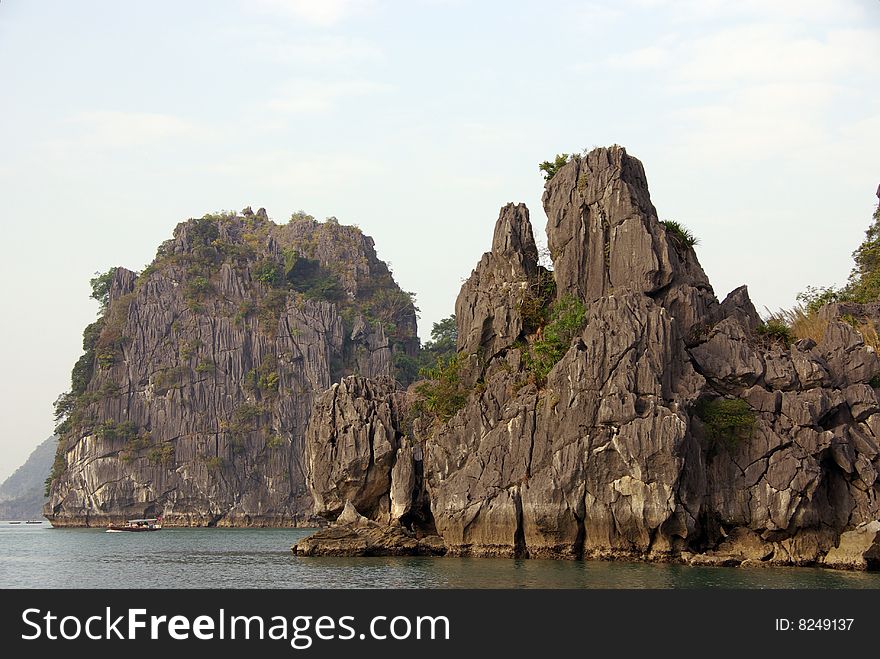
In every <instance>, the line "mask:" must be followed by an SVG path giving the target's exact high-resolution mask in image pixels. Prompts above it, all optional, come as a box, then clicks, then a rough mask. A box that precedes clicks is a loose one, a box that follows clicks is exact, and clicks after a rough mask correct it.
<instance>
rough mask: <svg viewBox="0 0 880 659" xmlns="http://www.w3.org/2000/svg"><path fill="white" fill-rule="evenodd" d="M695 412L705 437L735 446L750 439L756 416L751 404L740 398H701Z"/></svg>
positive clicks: (711, 440) (753, 430)
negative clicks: (703, 429) (701, 423)
mask: <svg viewBox="0 0 880 659" xmlns="http://www.w3.org/2000/svg"><path fill="white" fill-rule="evenodd" d="M695 412H696V414H697V416H698V417H699V418H700V420H701V421H702V422H703V427H704V428H705V432H706V439H707V440H709V441H710V442H713V443H715V442H723V443H725V444H727V445H728V446H736V445H737V444H739V443H740V442H742V441H746V440H748V439H751V437H752V435H754V432H755V425H756V423H757V418H756V416H755V412H754V410H753V409H752V408H751V406H750V405H749V404H748V403H747V402H746V401H744V400H742V399H741V398H715V399H703V400H701V401H700V402H699V403H697V406H696V409H695Z"/></svg>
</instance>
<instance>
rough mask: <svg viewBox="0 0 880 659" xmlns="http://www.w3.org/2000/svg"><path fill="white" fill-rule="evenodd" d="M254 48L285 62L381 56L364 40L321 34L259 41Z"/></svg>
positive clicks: (331, 61) (361, 59)
mask: <svg viewBox="0 0 880 659" xmlns="http://www.w3.org/2000/svg"><path fill="white" fill-rule="evenodd" d="M257 49H258V51H259V52H260V53H262V54H263V55H264V56H265V57H267V58H269V59H272V60H275V61H279V62H282V63H287V64H309V65H323V64H337V63H339V62H345V63H352V62H365V61H376V60H381V59H382V57H383V55H382V50H381V49H380V48H379V47H378V46H376V45H375V44H373V43H371V42H369V41H367V40H365V39H357V38H352V37H342V36H321V37H313V38H308V39H300V40H296V41H289V40H278V41H274V42H267V43H262V44H259V45H258V46H257Z"/></svg>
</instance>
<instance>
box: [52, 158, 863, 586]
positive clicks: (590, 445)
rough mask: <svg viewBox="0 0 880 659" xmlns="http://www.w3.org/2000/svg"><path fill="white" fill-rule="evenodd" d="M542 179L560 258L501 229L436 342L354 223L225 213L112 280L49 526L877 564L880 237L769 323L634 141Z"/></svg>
mask: <svg viewBox="0 0 880 659" xmlns="http://www.w3.org/2000/svg"><path fill="white" fill-rule="evenodd" d="M546 165H547V166H546V167H545V172H546V177H547V182H546V185H545V190H544V196H543V206H544V211H545V213H546V216H547V218H548V220H547V226H546V233H547V242H548V246H549V252H550V255H549V260H548V259H543V258H542V259H539V253H538V249H537V248H536V244H535V240H534V234H533V228H532V225H531V223H530V219H529V211H528V209H527V208H526V207H525V206H524V205H522V204H519V205H516V204H508V205H506V206H504V207H503V208H502V209H501V212H500V214H499V217H498V220H497V222H496V224H495V231H494V236H493V239H492V245H491V250H490V251H489V252H487V253H486V254H484V255H483V257H482V258H481V259H480V261H479V263H477V264H476V267H475V268H474V270H473V273H472V274H471V276H470V278H469V279H468V280H467V281H466V282H465V283H464V285H463V286H462V287H461V290H460V292H459V294H458V298H457V299H456V301H455V315H454V319H453V318H450V319H447V320H446V321H443V322H442V323H438V324H437V325H435V332H434V336H432V340H431V341H427V342H425V343H424V344H421V343H420V341H419V338H418V336H417V328H416V310H415V307H414V305H413V296H412V294H411V293H408V292H407V291H405V290H404V289H402V288H401V287H400V286H399V285H398V283H397V282H395V280H394V278H393V277H392V275H391V273H390V271H389V269H388V267H387V266H386V264H385V263H383V262H382V261H380V260H379V259H378V258H377V256H376V252H375V250H374V245H373V241H372V239H371V238H369V237H368V236H366V235H365V234H364V233H362V232H361V230H359V229H358V228H355V227H350V226H344V225H342V224H339V223H337V222H335V221H333V220H329V221H327V222H316V221H315V220H314V219H313V218H311V217H309V216H305V215H295V216H294V217H292V218H291V220H290V222H288V223H287V224H283V225H280V224H275V223H273V222H272V221H270V220H269V219H268V217H267V215H266V213H265V211H263V210H262V209H261V210H259V211H257V212H253V211H252V210H251V209H249V208H248V209H245V210H243V211H241V212H240V213H237V214H236V213H230V214H222V215H208V216H205V217H203V218H201V219H194V220H189V221H187V222H184V223H181V224H179V225H178V226H177V228H176V229H175V230H174V235H173V237H172V238H171V239H170V240H168V241H166V242H164V243H163V244H162V245H160V246H159V249H158V252H157V254H156V258H155V260H154V261H153V262H152V264H150V265H149V266H148V267H147V268H146V269H145V270H144V271H143V272H140V273H135V272H132V271H129V270H126V269H124V268H115V269H113V270H111V271H110V272H108V273H106V274H105V275H102V276H100V277H97V278H96V279H95V280H94V282H93V285H94V290H95V296H96V298H97V299H99V300H100V301H101V302H102V304H103V310H102V314H101V316H100V318H99V319H98V320H97V321H96V322H95V323H93V324H91V325H89V326H88V327H87V328H86V329H85V331H84V333H83V349H84V353H83V355H82V357H81V358H80V359H79V361H77V362H76V364H75V366H74V367H73V373H72V380H71V388H70V391H69V392H67V393H65V394H64V395H62V396H61V397H60V398H59V400H58V402H57V404H56V410H57V414H58V421H59V427H58V431H57V432H58V435H59V439H58V444H57V446H58V448H57V455H56V457H55V462H54V465H53V467H52V473H51V476H50V479H49V481H48V490H47V493H48V496H49V500H48V503H47V504H46V506H45V508H44V514H45V515H46V516H47V517H48V518H49V520H50V521H51V523H52V524H53V525H54V526H56V527H63V526H95V527H106V526H107V525H108V524H120V523H124V522H125V521H126V520H129V519H132V518H158V517H161V518H162V521H163V523H164V525H165V526H250V527H254V526H267V527H268V526H272V527H280V526H298V527H314V528H318V529H319V530H318V531H317V532H316V533H314V534H313V535H311V536H309V537H307V538H305V539H301V540H299V541H298V542H297V544H296V545H295V546H294V547H293V551H294V552H295V553H297V554H304V555H409V554H412V555H450V556H499V557H521V558H568V559H572V558H575V559H580V558H614V559H633V560H651V561H675V562H683V563H691V564H705V565H715V564H717V565H757V564H767V565H820V566H826V567H834V568H848V569H874V568H878V567H880V521H878V520H880V480H878V472H880V448H878V441H880V440H878V437H880V399H878V392H880V389H878V388H877V387H880V360H878V357H877V353H876V351H875V347H876V346H877V345H878V337H877V330H876V327H877V323H880V303H878V302H877V301H876V300H877V290H875V289H876V288H880V284H878V283H877V282H878V281H880V275H878V273H880V256H878V253H880V248H878V246H877V244H875V243H876V241H878V240H880V238H878V229H877V225H876V224H875V225H874V226H873V227H872V229H871V230H869V233H868V237H867V239H866V243H865V244H863V247H862V248H860V250H859V251H858V252H857V253H856V269H855V270H854V274H853V277H852V278H851V280H850V285H849V286H848V287H847V288H846V289H844V290H832V289H825V290H814V294H813V296H812V297H811V298H810V299H809V300H806V303H805V305H803V306H802V307H800V308H799V311H798V312H792V313H790V314H788V315H785V316H777V317H772V318H766V317H765V318H762V317H761V316H759V314H758V313H757V312H756V309H755V307H754V306H753V304H752V302H751V301H750V299H749V295H748V292H747V289H746V287H745V286H743V287H741V288H737V289H736V290H734V291H732V292H730V293H729V294H728V295H726V297H724V298H723V299H722V300H719V298H718V297H717V296H716V293H715V292H714V291H713V289H712V286H711V284H710V283H709V281H708V279H707V277H706V275H705V273H704V272H703V270H702V268H701V266H700V263H699V261H698V259H697V254H696V252H695V249H694V247H695V242H696V241H695V239H694V237H693V236H692V235H691V234H690V232H689V231H688V230H687V229H686V228H684V227H683V226H681V225H679V224H677V223H675V222H661V221H660V220H659V219H658V214H657V211H656V210H655V208H654V206H653V205H652V203H651V198H650V195H649V192H648V184H647V180H646V177H645V172H644V170H643V167H642V164H641V163H640V162H639V161H638V160H637V159H635V158H634V157H632V156H630V155H628V154H627V152H626V151H625V150H624V149H623V148H622V147H619V146H613V147H610V148H599V149H595V150H593V151H591V152H590V153H588V154H586V155H576V156H571V157H561V158H559V159H557V161H556V162H552V163H546ZM875 222H880V217H875ZM871 231H873V232H874V233H873V234H872V233H871ZM872 249H873V251H872ZM550 261H552V264H551V262H550ZM872 278H873V280H872ZM805 283H809V282H805ZM452 293H453V291H450V306H451V296H452Z"/></svg>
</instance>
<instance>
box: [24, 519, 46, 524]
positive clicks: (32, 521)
mask: <svg viewBox="0 0 880 659" xmlns="http://www.w3.org/2000/svg"><path fill="white" fill-rule="evenodd" d="M42 523H43V522H42V521H41V520H39V519H29V520H28V521H26V522H25V524H42Z"/></svg>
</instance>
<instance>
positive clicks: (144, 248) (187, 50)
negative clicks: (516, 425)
mask: <svg viewBox="0 0 880 659" xmlns="http://www.w3.org/2000/svg"><path fill="white" fill-rule="evenodd" d="M878 62H880V2H878V0H615V1H607V2H599V1H593V2H584V1H580V2H576V1H572V0H542V1H540V2H539V1H533V2H520V1H516V0H506V1H504V2H501V1H494V0H491V1H487V0H321V1H311V0H249V1H244V0H210V1H207V0H204V1H197V0H192V1H189V2H179V1H165V0H151V1H150V2H137V3H135V2H118V1H116V0H78V1H77V2H75V3H74V2H69V1H64V0H42V1H41V2H32V1H28V0H0V204H2V210H0V218H2V220H0V221H2V229H3V233H2V240H0V250H2V255H0V287H2V300H3V319H2V323H0V360H2V361H0V363H2V365H3V369H2V375H0V442H2V451H0V479H2V478H5V477H6V476H7V475H8V474H9V473H11V472H12V471H13V470H14V469H15V468H16V467H17V466H19V465H20V464H21V463H22V462H23V461H24V460H25V458H26V457H27V455H28V453H29V452H30V451H31V450H32V449H33V448H34V447H35V446H36V445H37V444H38V443H39V442H40V441H42V440H43V439H45V438H46V437H47V436H49V435H50V434H51V432H52V427H53V425H54V424H53V419H52V402H53V401H54V400H55V398H56V397H57V395H58V394H59V393H61V392H63V391H65V390H67V389H68V388H69V381H70V369H71V367H72V365H73V363H74V362H75V361H76V359H77V357H78V356H79V355H80V353H81V352H82V350H81V347H82V346H81V341H82V339H81V335H82V329H83V328H84V327H85V326H86V325H87V324H88V323H90V322H91V321H92V320H94V318H95V316H96V312H97V304H96V303H95V302H94V301H92V300H90V299H89V291H90V289H89V278H90V277H91V276H93V274H94V273H95V272H96V271H104V270H106V269H108V268H109V267H111V266H115V265H122V266H125V267H128V268H130V269H133V270H138V269H141V268H143V266H144V265H145V264H146V263H148V262H149V261H151V260H152V258H153V256H154V254H155V251H156V247H157V246H158V245H159V243H160V242H162V241H163V240H164V239H166V238H168V237H170V236H171V233H172V231H173V228H174V226H175V225H176V224H177V223H178V222H180V221H183V220H185V219H187V218H190V217H200V216H201V215H203V214H205V213H206V212H214V211H218V210H239V209H241V208H244V207H245V206H252V207H253V208H254V209H255V210H256V209H257V208H259V207H265V208H266V209H267V211H268V213H269V216H270V217H271V218H273V219H274V220H276V221H277V222H282V223H283V222H285V221H286V220H287V219H288V217H289V216H290V214H291V213H292V212H294V211H297V210H300V209H302V210H305V211H306V212H308V213H310V214H312V215H314V216H316V217H318V218H324V217H326V216H330V215H333V216H336V217H338V218H339V220H340V222H342V223H343V224H357V225H358V226H359V227H360V228H361V229H362V230H363V231H364V232H365V233H367V234H368V235H371V236H373V237H374V239H375V241H376V247H377V251H378V253H379V257H380V258H382V259H384V260H386V261H388V262H390V263H391V267H392V270H393V272H394V275H395V278H396V279H397V281H398V283H399V284H400V285H401V287H402V288H404V289H405V290H408V291H413V292H415V293H416V295H417V304H418V307H419V308H420V311H421V320H420V323H419V327H420V335H421V337H422V338H423V340H424V339H426V338H428V336H429V334H430V329H431V326H432V323H434V322H435V321H437V320H439V319H441V318H443V317H445V316H447V315H449V314H450V313H452V311H453V308H454V302H455V297H456V295H457V294H458V290H459V288H460V286H461V283H462V281H463V280H464V279H465V278H466V277H467V276H468V275H469V274H470V272H471V270H472V268H473V267H474V265H475V264H476V263H477V261H478V260H479V258H480V256H481V254H482V253H483V252H484V251H487V250H488V249H489V247H490V244H491V237H492V229H493V226H494V222H495V220H496V218H497V216H498V210H499V208H500V207H501V206H503V205H504V204H506V203H507V202H511V201H512V202H525V203H526V204H527V205H528V207H529V209H530V211H531V217H532V223H533V226H534V229H535V233H536V238H537V239H538V240H539V242H541V241H542V240H544V226H545V223H546V217H545V215H544V212H543V210H542V208H541V203H540V198H541V193H542V190H543V179H542V177H541V174H540V173H539V171H538V168H537V165H538V163H539V162H541V161H543V160H546V159H552V158H553V156H554V155H555V154H556V153H560V152H568V153H570V152H579V151H582V150H584V149H590V148H592V147H595V146H607V145H610V144H621V145H624V146H625V147H626V148H627V150H628V152H629V153H630V154H631V155H634V156H636V157H637V158H639V159H640V160H641V161H642V162H643V163H644V165H645V169H646V172H647V176H648V182H649V185H650V189H651V194H652V200H653V202H654V205H655V206H656V207H657V210H658V214H659V216H660V218H661V219H675V220H677V221H679V222H681V223H683V224H684V225H686V226H687V227H688V228H689V229H690V230H691V231H692V232H693V233H694V234H695V235H696V236H698V237H699V239H700V244H699V246H698V248H697V253H698V256H699V258H700V261H701V263H702V265H703V267H704V269H705V270H706V271H707V273H708V275H709V277H710V279H711V281H712V282H713V286H714V288H715V292H716V294H717V295H718V296H719V297H722V298H723V297H724V296H725V295H726V294H727V293H728V292H729V291H730V290H732V289H733V288H735V287H737V286H739V285H741V284H747V285H748V286H749V290H750V293H751V295H752V299H753V300H754V302H755V305H756V307H757V308H758V309H759V310H763V309H764V308H765V307H766V308H769V309H772V310H775V309H778V308H780V307H790V306H792V305H793V304H794V303H795V296H796V295H797V293H798V292H799V291H802V290H804V288H805V287H806V286H807V285H810V284H814V285H828V284H840V283H842V282H844V281H845V280H846V277H847V275H848V273H849V270H850V267H851V265H852V261H851V256H850V255H851V252H852V251H853V250H854V249H855V248H856V246H857V245H858V244H859V242H860V241H861V239H862V236H863V232H864V230H865V228H866V227H867V225H868V223H869V222H870V217H871V214H872V212H873V210H874V208H875V205H876V202H877V199H876V198H875V196H874V194H875V191H876V189H877V186H878V183H880V167H878V161H877V152H878V147H880V67H878V66H877V63H878Z"/></svg>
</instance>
